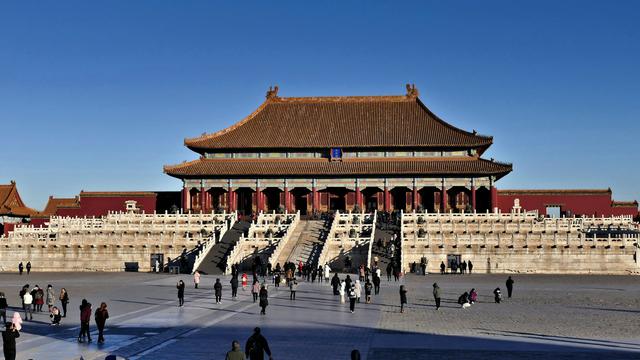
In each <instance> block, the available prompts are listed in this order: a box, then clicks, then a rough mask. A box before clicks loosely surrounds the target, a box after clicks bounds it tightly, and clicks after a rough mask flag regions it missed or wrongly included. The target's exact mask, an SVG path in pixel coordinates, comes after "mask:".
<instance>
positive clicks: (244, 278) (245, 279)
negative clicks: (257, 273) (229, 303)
mask: <svg viewBox="0 0 640 360" xmlns="http://www.w3.org/2000/svg"><path fill="white" fill-rule="evenodd" d="M246 289H247V273H242V291H245V290H246Z"/></svg>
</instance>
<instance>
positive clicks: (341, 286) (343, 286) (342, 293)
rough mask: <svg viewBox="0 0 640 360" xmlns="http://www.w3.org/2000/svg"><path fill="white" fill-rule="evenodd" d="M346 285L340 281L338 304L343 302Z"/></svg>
mask: <svg viewBox="0 0 640 360" xmlns="http://www.w3.org/2000/svg"><path fill="white" fill-rule="evenodd" d="M346 286H347V285H346V284H345V282H344V280H342V281H340V304H344V291H345V287H346Z"/></svg>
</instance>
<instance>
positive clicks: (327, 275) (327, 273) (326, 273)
mask: <svg viewBox="0 0 640 360" xmlns="http://www.w3.org/2000/svg"><path fill="white" fill-rule="evenodd" d="M330 277H331V268H330V267H329V264H324V282H329V278H330Z"/></svg>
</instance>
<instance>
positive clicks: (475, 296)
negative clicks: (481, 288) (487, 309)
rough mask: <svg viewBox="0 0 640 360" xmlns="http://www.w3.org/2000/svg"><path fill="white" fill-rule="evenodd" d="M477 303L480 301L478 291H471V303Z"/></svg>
mask: <svg viewBox="0 0 640 360" xmlns="http://www.w3.org/2000/svg"><path fill="white" fill-rule="evenodd" d="M476 301H478V293H477V292H476V289H471V291H470V292H469V303H470V304H471V305H473V304H475V303H476Z"/></svg>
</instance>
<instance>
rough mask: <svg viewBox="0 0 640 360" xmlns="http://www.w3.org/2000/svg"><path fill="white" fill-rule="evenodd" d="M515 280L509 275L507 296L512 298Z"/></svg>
mask: <svg viewBox="0 0 640 360" xmlns="http://www.w3.org/2000/svg"><path fill="white" fill-rule="evenodd" d="M514 282H515V281H513V279H512V278H511V276H509V278H508V279H507V283H506V285H507V297H509V298H511V293H512V292H513V283H514Z"/></svg>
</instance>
